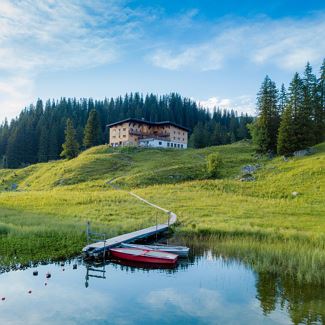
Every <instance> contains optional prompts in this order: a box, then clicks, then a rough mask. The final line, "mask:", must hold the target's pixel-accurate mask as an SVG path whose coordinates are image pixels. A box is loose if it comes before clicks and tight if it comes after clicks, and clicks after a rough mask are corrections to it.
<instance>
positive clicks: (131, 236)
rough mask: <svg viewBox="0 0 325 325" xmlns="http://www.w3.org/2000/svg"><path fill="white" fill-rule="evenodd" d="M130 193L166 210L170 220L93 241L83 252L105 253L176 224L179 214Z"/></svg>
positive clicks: (156, 207)
mask: <svg viewBox="0 0 325 325" xmlns="http://www.w3.org/2000/svg"><path fill="white" fill-rule="evenodd" d="M114 188H115V189H118V188H117V187H115V186H114ZM128 194H130V195H132V196H133V197H135V198H137V199H138V200H140V201H142V202H144V203H145V204H148V205H150V206H152V207H153V208H155V209H159V210H161V211H164V212H165V213H166V214H168V221H167V222H166V223H163V224H158V225H155V226H151V227H148V228H145V229H140V230H137V231H133V232H130V233H127V234H123V235H120V236H117V237H113V238H108V239H106V240H102V241H99V242H96V243H92V244H89V245H87V246H86V247H84V248H83V250H82V251H83V252H84V253H87V252H88V254H90V255H95V254H99V253H103V252H104V251H107V250H109V249H110V248H113V247H116V246H119V245H120V244H122V243H128V242H132V241H134V240H138V239H142V238H146V237H150V236H152V235H155V234H159V233H162V232H164V231H167V230H168V228H169V226H170V225H172V224H174V223H175V222H176V220H177V216H176V214H175V213H174V212H171V211H168V210H166V209H164V208H162V207H160V206H158V205H156V204H153V203H151V202H149V201H147V200H145V199H144V198H142V197H141V196H139V195H137V194H135V193H133V192H128Z"/></svg>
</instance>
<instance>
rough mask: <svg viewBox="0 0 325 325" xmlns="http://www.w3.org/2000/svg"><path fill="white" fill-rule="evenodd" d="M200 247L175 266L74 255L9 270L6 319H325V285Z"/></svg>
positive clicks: (3, 282)
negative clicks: (102, 261) (300, 281)
mask: <svg viewBox="0 0 325 325" xmlns="http://www.w3.org/2000/svg"><path fill="white" fill-rule="evenodd" d="M194 253H195V254H193V253H192V256H191V257H190V258H189V259H186V260H183V261H182V262H181V263H180V264H179V265H178V266H177V267H176V268H175V269H170V270H163V269H149V270H148V269H143V268H135V267H132V266H125V265H119V264H115V263H111V262H107V263H106V265H87V264H85V263H84V262H83V261H82V260H79V259H75V260H71V261H66V262H65V265H64V266H61V263H53V264H48V265H39V266H38V267H37V268H29V269H25V270H18V271H11V272H5V273H2V274H0V299H1V298H2V297H5V300H4V301H3V300H0V324H178V325H180V324H323V323H324V321H325V293H324V288H323V289H322V288H319V287H317V286H315V287H313V286H301V285H297V284H295V283H294V282H292V280H288V279H282V278H281V277H277V276H274V275H270V274H258V273H256V272H254V271H252V270H251V269H250V268H249V267H247V266H245V265H243V264H242V263H241V262H240V261H236V260H225V259H223V258H222V257H220V256H219V257H216V256H213V255H212V253H211V252H210V251H207V250H206V251H203V250H199V249H195V250H194ZM73 264H77V269H73ZM35 269H37V270H38V271H39V274H38V276H33V274H32V273H33V270H35ZM47 272H51V275H52V276H51V278H50V279H48V280H46V277H45V275H46V273H47ZM93 276H97V277H93ZM29 290H31V291H32V292H31V293H29Z"/></svg>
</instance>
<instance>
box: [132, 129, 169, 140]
mask: <svg viewBox="0 0 325 325" xmlns="http://www.w3.org/2000/svg"><path fill="white" fill-rule="evenodd" d="M129 134H130V135H136V136H137V137H139V139H144V138H155V139H158V138H162V139H163V140H168V139H169V138H170V134H169V133H143V132H141V131H136V130H129Z"/></svg>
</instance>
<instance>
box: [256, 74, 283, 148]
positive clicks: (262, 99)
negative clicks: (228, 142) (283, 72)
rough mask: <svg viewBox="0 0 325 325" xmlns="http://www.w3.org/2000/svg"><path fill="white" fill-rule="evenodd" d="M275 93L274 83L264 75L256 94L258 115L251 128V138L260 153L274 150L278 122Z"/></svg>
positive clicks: (276, 92)
mask: <svg viewBox="0 0 325 325" xmlns="http://www.w3.org/2000/svg"><path fill="white" fill-rule="evenodd" d="M277 94H278V91H277V89H276V85H275V83H274V82H273V81H272V80H271V79H270V78H269V77H268V76H266V77H265V79H264V81H263V83H262V86H261V89H260V91H259V93H258V94H257V110H258V117H257V120H256V122H255V123H254V125H253V130H252V135H253V140H254V142H255V144H256V145H257V147H258V151H259V152H262V153H267V152H276V147H277V135H278V129H279V123H280V116H279V110H278V103H277V101H278V95H277Z"/></svg>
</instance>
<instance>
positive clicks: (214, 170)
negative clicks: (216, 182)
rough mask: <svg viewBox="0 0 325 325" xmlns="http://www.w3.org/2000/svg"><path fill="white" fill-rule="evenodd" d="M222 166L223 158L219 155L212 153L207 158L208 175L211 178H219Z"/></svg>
mask: <svg viewBox="0 0 325 325" xmlns="http://www.w3.org/2000/svg"><path fill="white" fill-rule="evenodd" d="M221 166H222V158H221V156H220V155H219V154H217V153H212V154H210V155H208V157H207V173H208V175H209V177H218V176H219V171H220V167H221Z"/></svg>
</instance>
